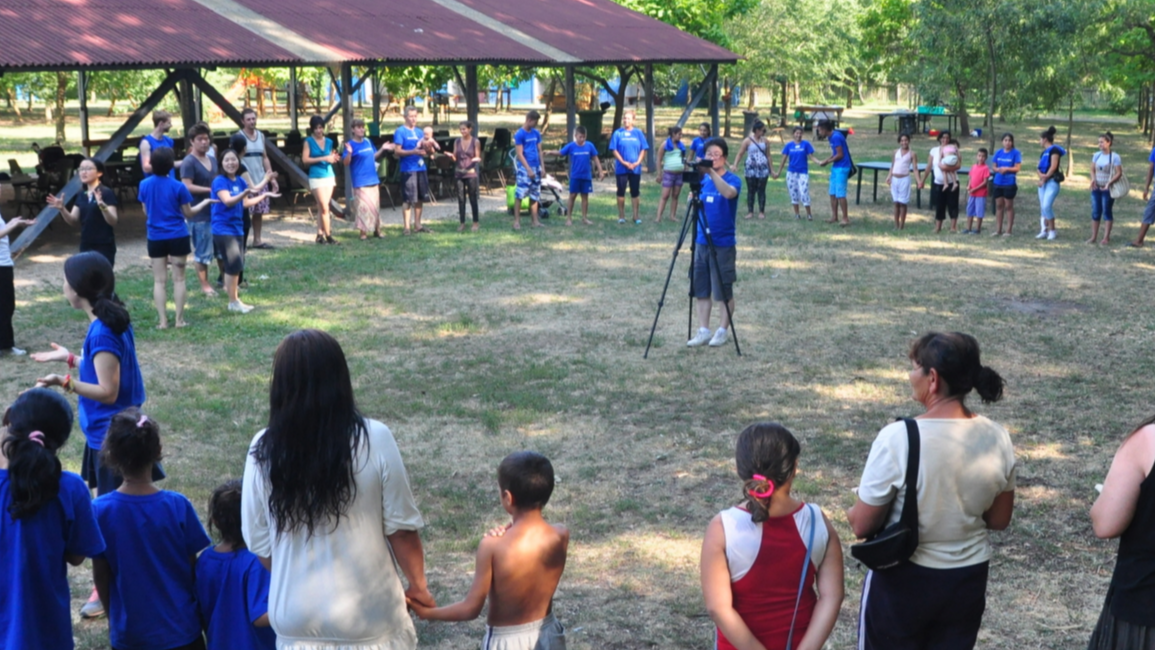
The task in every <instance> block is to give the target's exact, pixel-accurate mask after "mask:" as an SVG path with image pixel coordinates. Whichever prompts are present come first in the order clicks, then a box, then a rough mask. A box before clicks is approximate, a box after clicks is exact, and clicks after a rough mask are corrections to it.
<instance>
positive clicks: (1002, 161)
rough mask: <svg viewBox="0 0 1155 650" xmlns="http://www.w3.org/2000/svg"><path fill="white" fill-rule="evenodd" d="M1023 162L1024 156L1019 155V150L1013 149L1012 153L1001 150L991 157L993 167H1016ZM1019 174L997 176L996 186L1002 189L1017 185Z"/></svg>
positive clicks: (1011, 173)
mask: <svg viewBox="0 0 1155 650" xmlns="http://www.w3.org/2000/svg"><path fill="white" fill-rule="evenodd" d="M1021 162H1023V154H1021V153H1019V150H1018V149H1014V148H1012V149H1011V150H1010V151H1007V150H1006V149H999V150H998V151H996V152H995V155H993V156H991V163H992V164H991V167H992V168H995V167H1014V166H1015V165H1018V164H1019V163H1021ZM1016 175H1017V173H1016V172H1010V173H1007V174H995V185H999V186H1002V187H1009V186H1011V185H1014V184H1015V178H1016Z"/></svg>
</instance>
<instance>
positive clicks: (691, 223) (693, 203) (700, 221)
mask: <svg viewBox="0 0 1155 650" xmlns="http://www.w3.org/2000/svg"><path fill="white" fill-rule="evenodd" d="M692 185H697V186H698V187H695V188H694V189H696V190H698V191H694V192H693V193H692V194H691V195H690V202H689V204H688V205H686V216H685V217H684V218H683V219H682V229H681V231H680V232H679V233H678V241H677V243H675V244H674V255H673V257H672V258H671V259H670V269H669V271H667V272H666V284H665V286H664V287H662V297H661V298H659V299H658V310H657V312H656V313H655V314H654V324H653V325H651V326H650V339H649V341H647V342H646V351H645V353H644V354H642V358H643V359H648V358H650V346H652V345H653V343H654V332H655V331H656V330H657V328H658V317H659V316H661V315H662V307H663V306H665V304H666V293H667V292H668V291H669V290H670V279H671V278H673V277H674V266H675V265H676V264H677V263H678V253H679V252H680V251H681V250H682V244H684V243H685V241H686V236H687V235H690V234H694V235H695V236H691V237H690V315H689V320H688V321H687V322H686V338H687V339H689V338H691V337H692V336H693V334H694V300H695V298H694V258H695V253H696V252H697V247H698V238H697V236H696V233H697V232H702V233H704V234H705V235H706V254H707V255H709V257H710V265H709V266H710V273H711V275H712V276H713V277H714V278H716V279H717V280H718V285H719V286H721V285H722V277H721V275H720V274H721V271H720V270H719V268H718V251H717V250H716V249H715V248H714V237H713V235H712V234H711V233H710V223H709V222H708V221H707V220H706V211H705V208H704V207H703V206H702V200H701V199H700V198H699V196H700V195H701V191H700V189H701V188H700V183H694V184H692ZM710 298H711V299H713V296H712V295H711V296H710ZM722 307H723V309H725V310H726V318H727V320H728V321H729V323H730V334H732V335H733V336H734V351H735V352H736V353H737V354H738V356H742V348H741V346H739V345H738V331H737V330H736V329H734V315H733V314H732V313H730V301H729V300H723V301H722Z"/></svg>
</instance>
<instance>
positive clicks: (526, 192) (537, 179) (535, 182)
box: [514, 164, 541, 203]
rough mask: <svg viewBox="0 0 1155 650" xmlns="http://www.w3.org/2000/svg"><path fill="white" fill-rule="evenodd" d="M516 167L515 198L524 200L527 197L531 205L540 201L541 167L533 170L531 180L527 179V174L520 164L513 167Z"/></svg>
mask: <svg viewBox="0 0 1155 650" xmlns="http://www.w3.org/2000/svg"><path fill="white" fill-rule="evenodd" d="M514 166H515V167H517V198H518V199H524V198H525V197H527V196H528V197H529V200H530V201H531V202H532V203H538V202H540V201H541V167H538V168H537V169H535V170H533V178H532V179H531V178H530V177H529V172H528V171H526V169H525V167H522V166H521V165H520V164H517V165H514Z"/></svg>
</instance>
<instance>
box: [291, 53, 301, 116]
mask: <svg viewBox="0 0 1155 650" xmlns="http://www.w3.org/2000/svg"><path fill="white" fill-rule="evenodd" d="M289 129H290V130H292V131H298V132H299V131H300V130H301V125H300V123H299V120H298V117H297V67H296V66H292V67H290V68H289Z"/></svg>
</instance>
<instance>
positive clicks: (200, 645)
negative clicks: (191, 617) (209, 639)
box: [169, 637, 205, 650]
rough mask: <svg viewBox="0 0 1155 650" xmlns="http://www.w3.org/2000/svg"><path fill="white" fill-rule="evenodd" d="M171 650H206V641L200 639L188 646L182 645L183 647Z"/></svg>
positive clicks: (202, 638) (170, 649)
mask: <svg viewBox="0 0 1155 650" xmlns="http://www.w3.org/2000/svg"><path fill="white" fill-rule="evenodd" d="M169 650H205V640H204V637H200V638H198V639H197V640H196V641H193V642H192V643H190V644H188V645H182V646H179V647H176V648H169Z"/></svg>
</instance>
